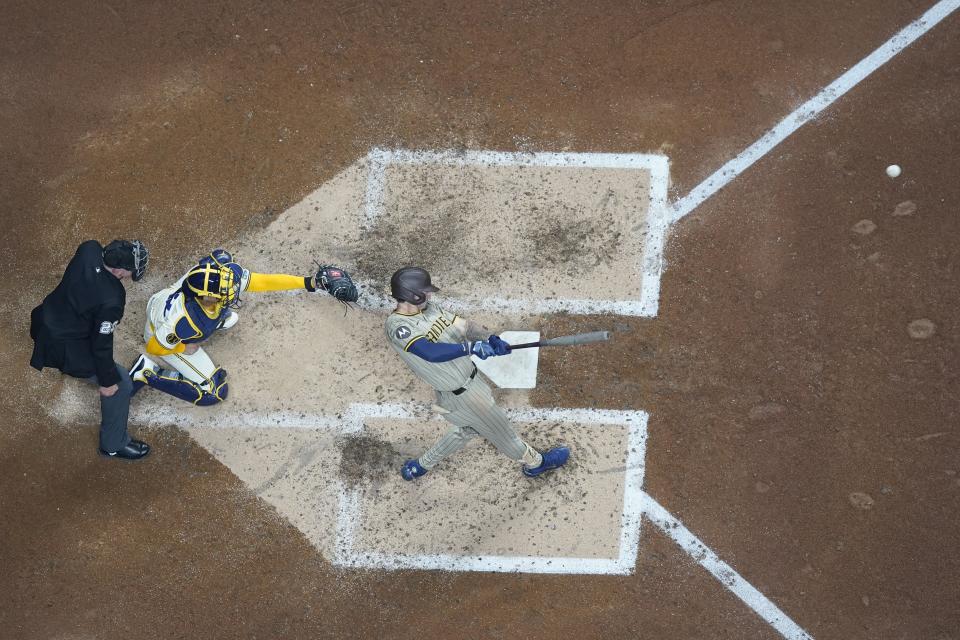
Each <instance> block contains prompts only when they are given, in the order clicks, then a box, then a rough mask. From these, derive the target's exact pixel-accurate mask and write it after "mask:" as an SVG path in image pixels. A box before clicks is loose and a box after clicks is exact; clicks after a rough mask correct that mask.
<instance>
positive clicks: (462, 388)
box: [450, 366, 477, 396]
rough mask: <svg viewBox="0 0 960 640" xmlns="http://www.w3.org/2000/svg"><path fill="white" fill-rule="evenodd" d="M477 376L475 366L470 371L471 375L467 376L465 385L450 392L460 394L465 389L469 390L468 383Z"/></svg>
mask: <svg viewBox="0 0 960 640" xmlns="http://www.w3.org/2000/svg"><path fill="white" fill-rule="evenodd" d="M476 377H477V367H476V366H474V367H473V371H472V372H471V373H470V377H469V378H467V381H466V382H464V383H463V386H462V387H460V388H459V389H454V390H453V391H451V392H450V393H452V394H453V395H455V396H458V395H460V394H461V393H463V392H464V391H466V390H467V385H468V384H470V381H471V380H473V379H474V378H476Z"/></svg>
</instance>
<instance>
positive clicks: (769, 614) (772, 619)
mask: <svg viewBox="0 0 960 640" xmlns="http://www.w3.org/2000/svg"><path fill="white" fill-rule="evenodd" d="M642 501H643V506H642V508H643V513H644V515H646V516H647V517H648V518H649V519H650V521H651V522H653V524H655V525H656V526H657V527H658V528H659V529H660V530H661V531H663V532H664V533H665V534H667V536H669V537H670V538H671V539H672V540H673V541H674V542H676V543H677V544H678V545H680V548H681V549H683V550H684V551H686V552H687V555H689V556H690V557H691V558H693V559H694V560H695V561H696V562H697V564H699V565H700V566H701V567H703V568H704V569H706V570H707V571H708V572H709V573H710V575H712V576H713V577H714V578H716V579H717V580H719V581H720V584H722V585H723V586H725V587H726V588H727V589H729V590H730V592H731V593H733V595H735V596H737V597H738V598H740V600H742V601H743V603H744V604H746V605H747V606H748V607H750V608H751V609H752V610H753V611H754V612H756V614H757V615H758V616H760V617H761V618H763V620H765V621H766V622H767V624H769V625H770V626H771V627H773V628H774V629H776V630H777V631H778V632H780V635H782V636H783V637H784V638H787V639H788V640H813V638H812V636H811V635H810V634H809V633H807V632H806V631H804V630H803V629H801V628H800V626H799V625H798V624H797V623H796V622H794V621H793V620H791V619H790V618H789V617H787V614H785V613H784V612H783V611H781V610H780V609H779V608H777V606H776V605H775V604H773V603H772V602H770V600H769V599H768V598H767V597H766V596H765V595H763V594H762V593H760V592H759V591H758V590H757V589H756V587H754V586H753V585H751V584H750V583H749V582H747V581H746V580H744V579H743V578H742V577H741V576H740V574H739V573H737V572H736V571H734V570H733V568H732V567H731V566H730V565H728V564H727V563H726V562H724V561H723V560H721V559H720V558H719V557H718V556H717V554H715V553H714V552H713V551H711V550H710V549H708V548H707V545H705V544H703V542H701V541H700V539H699V538H697V536H695V535H693V533H691V532H690V530H689V529H687V528H686V527H685V526H683V523H681V522H680V521H679V520H677V519H676V518H675V517H673V515H671V514H670V512H668V511H667V510H666V509H664V508H663V507H662V506H660V503H658V502H657V501H656V500H654V499H653V498H651V497H650V496H649V494H647V493H643V497H642Z"/></svg>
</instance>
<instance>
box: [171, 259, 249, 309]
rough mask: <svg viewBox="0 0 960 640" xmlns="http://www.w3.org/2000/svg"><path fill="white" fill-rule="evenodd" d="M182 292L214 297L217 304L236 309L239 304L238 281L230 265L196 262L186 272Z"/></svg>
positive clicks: (199, 296)
mask: <svg viewBox="0 0 960 640" xmlns="http://www.w3.org/2000/svg"><path fill="white" fill-rule="evenodd" d="M182 288H183V292H184V293H186V294H187V295H191V296H194V297H198V298H203V297H208V296H209V297H211V298H216V299H217V300H218V301H219V304H222V305H224V306H227V307H230V308H232V309H236V308H238V307H239V306H240V283H239V282H238V281H237V278H236V276H235V275H234V273H233V269H231V268H230V267H224V266H220V265H219V264H210V263H209V262H206V263H202V264H198V265H197V266H195V267H194V268H193V269H190V271H188V272H187V277H186V278H184V280H183V287H182Z"/></svg>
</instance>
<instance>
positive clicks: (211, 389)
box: [146, 369, 228, 407]
mask: <svg viewBox="0 0 960 640" xmlns="http://www.w3.org/2000/svg"><path fill="white" fill-rule="evenodd" d="M226 378H227V372H226V371H224V370H223V369H217V370H216V371H215V372H214V374H213V376H211V377H210V379H209V380H206V381H205V382H203V383H202V384H197V383H196V382H193V381H191V380H187V379H186V378H184V377H183V376H181V375H180V374H179V373H172V374H169V375H167V374H155V373H154V374H150V375H146V379H147V384H148V385H150V386H151V387H152V388H154V389H157V390H158V391H163V392H164V393H167V394H169V395H171V396H173V397H174V398H180V399H181V400H186V401H187V402H189V403H191V404H195V405H198V406H201V407H206V406H209V405H212V404H217V403H220V402H223V401H224V400H226V399H227V390H228V387H227V382H226Z"/></svg>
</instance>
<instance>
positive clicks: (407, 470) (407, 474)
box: [400, 460, 427, 480]
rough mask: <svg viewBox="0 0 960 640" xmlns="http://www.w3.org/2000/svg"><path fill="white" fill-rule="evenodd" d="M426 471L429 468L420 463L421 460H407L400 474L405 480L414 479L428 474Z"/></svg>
mask: <svg viewBox="0 0 960 640" xmlns="http://www.w3.org/2000/svg"><path fill="white" fill-rule="evenodd" d="M426 473H427V470H426V469H424V468H423V467H422V466H421V465H420V461H419V460H407V461H406V462H404V463H403V468H401V469H400V475H401V476H403V479H404V480H413V479H414V478H419V477H420V476H422V475H426Z"/></svg>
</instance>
